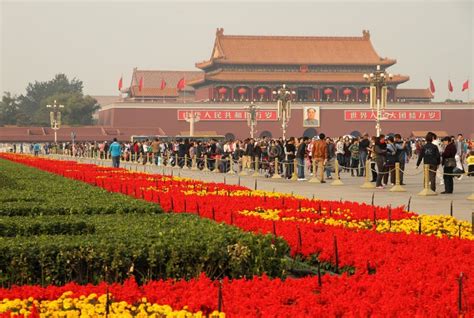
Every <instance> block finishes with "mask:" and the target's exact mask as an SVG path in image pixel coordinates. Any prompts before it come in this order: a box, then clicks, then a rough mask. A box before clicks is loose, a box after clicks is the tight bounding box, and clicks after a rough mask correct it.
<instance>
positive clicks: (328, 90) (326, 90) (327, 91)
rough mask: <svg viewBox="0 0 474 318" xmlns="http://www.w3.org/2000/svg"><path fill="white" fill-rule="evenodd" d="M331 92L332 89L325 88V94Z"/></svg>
mask: <svg viewBox="0 0 474 318" xmlns="http://www.w3.org/2000/svg"><path fill="white" fill-rule="evenodd" d="M331 94H332V89H330V88H326V89H325V90H324V95H331Z"/></svg>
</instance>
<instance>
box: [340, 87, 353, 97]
mask: <svg viewBox="0 0 474 318" xmlns="http://www.w3.org/2000/svg"><path fill="white" fill-rule="evenodd" d="M342 93H343V94H344V95H346V96H348V95H350V94H351V93H352V91H351V90H350V89H349V88H346V89H345V90H343V91H342Z"/></svg>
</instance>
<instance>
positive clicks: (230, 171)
mask: <svg viewBox="0 0 474 318" xmlns="http://www.w3.org/2000/svg"><path fill="white" fill-rule="evenodd" d="M228 174H229V175H234V174H235V171H234V160H233V159H232V156H230V157H229V173H228Z"/></svg>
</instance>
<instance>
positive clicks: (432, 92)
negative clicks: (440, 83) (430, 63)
mask: <svg viewBox="0 0 474 318" xmlns="http://www.w3.org/2000/svg"><path fill="white" fill-rule="evenodd" d="M430 91H431V94H434V92H436V89H435V85H434V82H433V80H432V79H431V77H430Z"/></svg>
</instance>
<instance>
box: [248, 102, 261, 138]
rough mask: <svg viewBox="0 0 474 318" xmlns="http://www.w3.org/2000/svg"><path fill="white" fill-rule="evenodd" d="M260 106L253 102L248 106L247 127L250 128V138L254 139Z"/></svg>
mask: <svg viewBox="0 0 474 318" xmlns="http://www.w3.org/2000/svg"><path fill="white" fill-rule="evenodd" d="M258 108H259V107H258V106H257V105H255V104H254V103H253V102H252V103H250V105H249V106H247V125H248V126H249V127H250V138H252V139H253V138H254V134H255V132H256V130H255V127H257V111H258Z"/></svg>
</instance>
